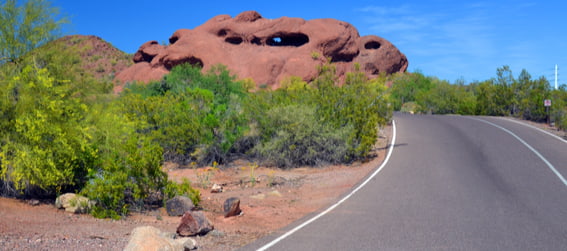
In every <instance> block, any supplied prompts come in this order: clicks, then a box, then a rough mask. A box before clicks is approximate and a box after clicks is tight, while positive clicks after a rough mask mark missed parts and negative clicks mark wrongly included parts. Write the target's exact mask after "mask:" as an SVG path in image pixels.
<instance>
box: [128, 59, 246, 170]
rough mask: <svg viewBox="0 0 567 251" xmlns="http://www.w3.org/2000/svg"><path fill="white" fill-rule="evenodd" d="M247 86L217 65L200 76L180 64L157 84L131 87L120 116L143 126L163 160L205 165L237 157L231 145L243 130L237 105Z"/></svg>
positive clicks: (244, 126) (241, 113) (197, 69)
mask: <svg viewBox="0 0 567 251" xmlns="http://www.w3.org/2000/svg"><path fill="white" fill-rule="evenodd" d="M249 85H250V83H249V82H247V81H243V82H239V81H236V80H235V77H234V76H232V75H230V74H229V72H228V70H227V69H226V68H225V67H222V66H215V67H213V68H212V69H211V70H210V71H209V72H208V73H206V74H203V73H201V71H200V69H199V68H198V67H194V66H191V65H188V64H183V65H179V66H176V67H174V68H173V69H172V71H171V73H169V74H168V75H166V76H165V77H164V78H163V80H161V81H160V82H155V83H152V84H150V85H148V86H147V87H145V86H139V85H133V86H131V87H130V88H129V89H130V91H129V93H131V94H137V95H138V96H132V95H126V96H125V97H123V98H124V100H125V102H127V103H128V104H129V105H127V106H125V107H127V111H126V112H127V113H128V114H130V116H131V117H141V118H143V119H144V120H145V121H146V122H147V123H148V128H147V130H146V132H147V133H149V134H151V135H152V138H153V139H154V140H155V141H156V142H158V143H159V144H160V145H161V146H162V147H163V148H164V150H165V153H166V155H165V156H166V160H171V161H182V162H189V161H196V162H198V163H199V164H202V165H206V164H210V163H212V162H215V161H216V162H218V163H225V162H226V161H227V160H228V159H229V158H230V156H231V155H232V154H235V153H241V152H240V151H241V150H239V149H240V148H235V147H234V146H235V143H236V141H237V140H238V139H240V138H241V137H243V135H244V133H245V131H246V130H247V126H248V125H247V118H246V116H245V114H244V113H243V110H242V106H241V104H242V102H243V100H244V99H246V98H247V97H248V93H247V89H246V88H249Z"/></svg>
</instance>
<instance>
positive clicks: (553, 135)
mask: <svg viewBox="0 0 567 251" xmlns="http://www.w3.org/2000/svg"><path fill="white" fill-rule="evenodd" d="M506 120H508V121H510V122H514V123H516V124H520V125H523V126H526V127H530V128H533V129H536V130H539V131H540V132H543V133H545V134H547V135H549V136H551V137H554V138H556V139H558V140H559V141H563V143H565V144H567V140H565V139H563V138H561V137H559V136H557V135H555V134H553V133H550V132H548V131H546V130H543V129H541V128H538V127H535V126H533V125H530V124H526V123H522V122H519V121H516V120H513V119H510V118H506Z"/></svg>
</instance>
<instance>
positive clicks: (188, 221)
mask: <svg viewBox="0 0 567 251" xmlns="http://www.w3.org/2000/svg"><path fill="white" fill-rule="evenodd" d="M213 229H215V227H214V226H213V224H212V223H211V222H210V221H209V219H207V217H206V216H205V214H203V212H201V211H187V212H185V214H183V217H181V222H180V223H179V226H178V227H177V234H178V235H180V236H195V235H205V234H207V233H208V232H210V231H211V230H213Z"/></svg>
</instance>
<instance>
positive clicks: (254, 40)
mask: <svg viewBox="0 0 567 251" xmlns="http://www.w3.org/2000/svg"><path fill="white" fill-rule="evenodd" d="M250 42H251V43H252V44H255V45H262V41H260V39H259V38H257V37H255V38H253V39H252V41H250Z"/></svg>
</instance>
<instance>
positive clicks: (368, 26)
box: [52, 0, 567, 84]
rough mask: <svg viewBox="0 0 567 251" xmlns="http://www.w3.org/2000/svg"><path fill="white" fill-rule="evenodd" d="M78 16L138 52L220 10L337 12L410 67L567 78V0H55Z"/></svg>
mask: <svg viewBox="0 0 567 251" xmlns="http://www.w3.org/2000/svg"><path fill="white" fill-rule="evenodd" d="M52 4H53V6H57V7H59V8H60V10H61V12H62V13H64V14H66V15H68V16H70V21H71V25H68V26H66V27H65V32H66V34H83V35H96V36H99V37H102V38H103V39H105V40H106V41H108V42H110V43H112V44H113V45H114V46H116V47H118V48H119V49H121V50H123V51H125V52H128V53H134V52H135V51H136V50H137V49H138V47H139V46H140V45H141V44H143V43H144V42H146V41H149V40H157V41H159V42H162V41H167V40H168V38H169V37H170V36H171V34H172V33H173V32H174V31H176V30H177V29H181V28H189V29H192V28H195V27H196V26H199V25H201V24H203V23H204V22H206V21H207V20H208V19H210V18H212V17H214V16H216V15H219V14H229V15H231V16H233V17H234V16H236V15H238V14H239V13H241V12H242V11H246V10H256V11H258V12H259V13H260V14H261V15H262V16H263V17H264V18H271V19H275V18H279V17H282V16H288V17H300V18H304V19H307V20H310V19H316V18H335V19H338V20H342V21H346V22H348V23H351V24H352V25H354V26H355V27H356V28H357V29H358V31H359V33H360V35H378V36H381V37H383V38H385V39H387V40H389V41H391V42H392V43H393V44H394V45H396V46H397V47H398V49H400V51H402V52H403V53H404V54H405V55H406V56H407V57H408V60H409V62H410V65H409V70H410V71H417V70H419V71H421V72H422V73H424V74H425V75H430V76H436V77H439V78H440V79H446V80H449V81H451V82H454V81H455V80H457V79H460V78H463V79H464V80H465V81H466V82H467V83H468V82H471V81H475V80H479V81H482V80H486V79H489V78H492V77H495V75H496V68H497V67H501V66H503V65H509V66H510V67H511V69H512V71H513V73H514V75H515V76H517V75H518V74H519V73H520V71H521V70H522V69H526V70H528V72H529V73H530V74H531V75H532V77H533V78H537V77H539V76H545V77H546V78H547V79H548V80H549V81H550V82H551V84H553V82H554V68H555V64H558V65H559V83H560V84H565V83H567V12H566V11H567V2H566V1H535V0H533V1H531V0H529V1H523V0H521V1H498V0H492V1H440V0H439V1H426V0H422V1H417V0H412V1H357V0H352V1H328V0H327V1H318V0H317V1H305V0H304V1H294V0H286V1H274V0H271V1H269V0H264V1H246V2H244V1H224V0H216V1H186V0H179V1H174V0H171V1H155V0H153V1H150V0H139V1H120V0H114V1H107V0H98V1H79V0H53V1H52Z"/></svg>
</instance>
